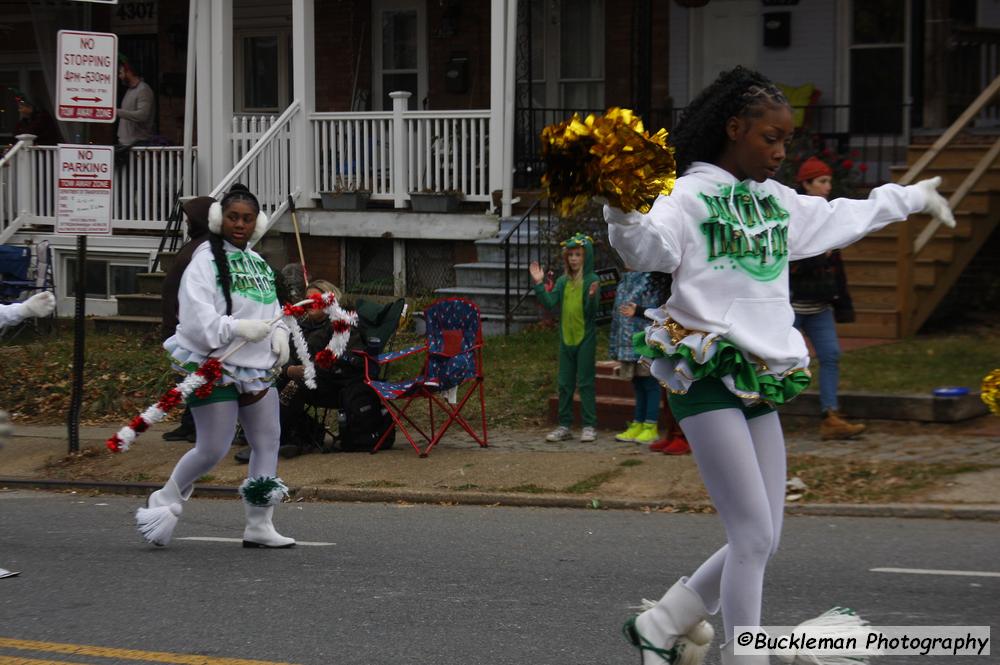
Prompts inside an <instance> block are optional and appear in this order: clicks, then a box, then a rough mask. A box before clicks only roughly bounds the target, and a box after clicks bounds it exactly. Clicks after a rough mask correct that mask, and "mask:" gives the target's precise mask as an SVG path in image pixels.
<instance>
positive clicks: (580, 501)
mask: <svg viewBox="0 0 1000 665" xmlns="http://www.w3.org/2000/svg"><path fill="white" fill-rule="evenodd" d="M3 486H15V487H23V488H26V489H43V490H59V489H64V490H65V489H68V490H80V489H84V490H100V491H102V492H107V493H111V494H145V493H147V492H151V491H153V490H157V489H159V488H160V487H161V486H162V483H126V482H116V481H98V480H52V479H48V478H40V479H32V478H4V477H0V487H3ZM194 495H195V496H198V497H236V496H237V490H236V488H235V487H229V486H225V485H199V486H198V487H197V488H196V489H195V492H194ZM291 495H292V496H294V497H295V498H296V499H303V500H314V501H356V502H364V503H421V504H450V505H463V506H505V507H521V508H575V509H581V508H583V509H592V510H593V509H599V510H644V511H664V512H677V513H704V512H715V509H714V508H713V507H712V504H711V503H709V502H707V501H692V502H683V501H669V500H667V501H639V500H634V499H602V498H599V497H590V496H587V497H584V496H575V495H569V494H515V493H508V492H448V491H441V492H425V491H420V490H406V489H398V488H393V489H391V490H390V489H376V488H369V489H365V488H351V487H345V488H337V487H316V486H311V485H305V486H302V487H295V488H292V489H291ZM785 513H786V514H788V515H802V516H813V517H824V516H826V517H904V518H919V519H963V520H980V521H1000V504H945V503H882V504H857V503H806V504H786V506H785Z"/></svg>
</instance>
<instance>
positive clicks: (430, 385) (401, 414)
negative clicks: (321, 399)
mask: <svg viewBox="0 0 1000 665" xmlns="http://www.w3.org/2000/svg"><path fill="white" fill-rule="evenodd" d="M449 303H454V304H462V305H465V306H470V307H471V308H472V309H473V310H474V312H475V322H476V330H475V342H474V343H473V344H469V345H466V344H465V343H463V344H462V345H461V348H459V349H457V350H455V349H451V350H442V351H431V350H430V349H431V343H430V340H428V341H426V342H425V343H424V344H422V345H420V346H414V347H411V348H409V349H405V350H403V351H397V352H395V353H387V354H383V355H381V356H379V357H378V358H372V361H373V362H374V364H376V365H378V366H380V367H381V366H382V365H385V364H389V363H392V362H395V361H397V360H401V359H403V358H406V357H409V356H411V355H414V354H416V353H424V354H425V357H424V363H423V369H422V370H421V373H420V374H419V375H418V376H417V377H415V378H414V379H411V380H409V381H404V382H398V383H388V382H379V381H373V380H372V379H371V377H370V376H369V370H368V363H366V365H365V383H367V384H368V385H369V386H371V387H372V389H373V390H375V393H376V394H377V395H378V398H379V401H381V402H382V404H383V405H384V406H385V408H386V410H387V411H388V413H389V416H390V417H391V418H392V421H393V426H394V427H396V428H397V429H399V431H400V432H402V433H403V436H405V437H406V440H407V441H409V443H410V446H411V447H412V448H413V449H414V450H415V451H416V452H417V454H418V455H420V456H421V457H427V455H428V454H430V451H431V449H433V448H434V446H436V445H437V444H438V442H440V441H441V438H442V437H443V436H444V435H445V433H446V432H447V431H448V430H449V429H450V428H451V426H452V425H453V424H455V423H458V425H459V426H461V427H462V429H464V430H465V431H466V433H468V434H469V436H471V437H472V438H473V440H474V441H475V442H476V443H478V444H479V446H480V447H482V448H486V447H487V446H488V445H489V433H488V429H487V425H486V394H485V390H484V387H483V379H484V376H483V357H482V348H483V337H482V326H481V323H480V320H479V308H478V307H477V306H476V305H475V303H472V302H471V301H468V300H465V299H462V298H442V299H440V300H437V301H435V302H434V303H432V304H431V305H430V306H429V307H428V308H427V310H426V311H427V312H431V311H433V308H434V307H435V306H439V305H440V306H446V305H447V304H449ZM466 320H467V321H468V320H469V319H468V318H467V319H466ZM467 330H471V329H467ZM442 332H443V331H442ZM356 353H362V354H363V352H357V351H356ZM466 354H471V357H472V363H473V369H474V372H473V373H472V376H470V377H468V378H466V379H464V380H462V381H461V382H459V383H458V384H456V385H455V386H454V389H455V391H456V401H455V403H454V404H451V403H449V401H448V400H446V399H443V398H442V393H443V390H442V388H441V384H440V382H439V380H438V378H439V377H435V376H429V373H430V371H431V370H430V367H431V361H432V360H434V359H449V358H457V357H460V356H463V355H466ZM464 384H469V385H468V387H467V388H466V389H465V391H464V394H463V392H462V390H461V387H462V385H464ZM474 394H476V395H478V397H479V410H480V418H481V423H482V431H481V432H479V431H477V429H478V428H475V429H474V428H473V427H472V425H471V424H470V423H469V421H468V420H467V419H466V418H465V417H464V416H462V409H463V408H464V407H465V405H466V403H468V402H469V400H470V399H471V398H472V396H473V395H474ZM418 399H426V400H427V410H428V418H429V421H430V433H429V434H428V433H427V432H425V431H424V430H423V429H422V428H421V427H420V426H419V425H418V424H417V423H415V422H414V421H413V419H412V418H410V416H409V414H408V413H407V411H408V410H409V408H410V405H411V404H413V402H414V401H415V400H418ZM397 402H400V403H401V404H402V405H401V406H399V405H398V404H397ZM435 405H436V406H437V407H438V408H439V409H441V411H442V412H443V413H444V422H443V423H441V424H440V426H438V425H437V424H436V422H435V421H436V414H435V408H434V407H435ZM407 425H409V427H410V428H412V429H413V430H414V431H415V432H416V433H417V434H419V435H420V436H421V437H422V438H423V439H424V441H426V442H427V444H426V446H425V447H424V448H423V449H421V448H420V446H419V445H418V444H417V442H416V441H415V440H414V437H413V435H412V434H411V433H410V429H408V428H407ZM389 431H391V428H389V429H386V431H385V432H384V433H383V434H382V436H381V437H380V438H379V440H378V441H377V442H376V444H375V446H374V447H373V449H372V452H373V453H375V452H378V450H379V448H381V446H382V443H383V441H384V440H385V438H386V437H387V436H388V434H389Z"/></svg>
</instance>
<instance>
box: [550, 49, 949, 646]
mask: <svg viewBox="0 0 1000 665" xmlns="http://www.w3.org/2000/svg"><path fill="white" fill-rule="evenodd" d="M793 130H794V124H793V121H792V111H791V108H790V106H789V104H788V101H787V100H786V99H785V97H784V96H783V95H782V93H781V91H780V90H779V89H778V88H777V87H776V86H775V85H774V84H773V83H772V82H771V81H769V80H768V79H767V78H765V77H764V76H762V75H760V74H758V73H756V72H753V71H750V70H747V69H744V68H742V67H737V68H735V69H733V70H731V71H727V72H724V73H722V74H721V75H720V76H719V77H718V78H717V79H716V80H715V82H714V83H712V84H711V85H710V86H709V87H708V88H706V89H705V90H704V91H702V92H701V93H700V94H699V95H698V96H697V97H696V98H695V99H694V100H693V101H692V102H691V104H690V105H689V106H688V107H687V109H686V110H685V112H684V114H683V115H682V117H681V119H680V122H679V123H678V125H677V126H676V128H675V129H674V131H673V133H672V134H671V136H670V142H671V146H672V148H673V150H674V157H675V159H676V170H677V173H680V174H681V177H680V178H677V180H676V182H674V183H672V184H673V190H672V192H671V193H670V195H669V196H663V195H661V196H658V197H656V198H655V200H654V201H653V202H652V205H651V207H649V208H648V212H646V211H640V210H636V209H635V208H637V207H638V206H635V205H634V204H632V202H629V201H624V200H623V197H622V195H621V194H622V193H625V194H626V195H628V194H629V193H630V192H632V191H634V188H630V187H629V186H628V185H627V180H622V178H628V177H634V176H635V174H637V173H641V172H642V171H641V168H642V167H643V166H644V165H646V164H649V163H651V162H650V160H646V161H645V162H641V160H639V161H637V157H636V156H635V154H634V152H632V151H625V152H622V156H623V157H625V158H626V161H627V162H630V163H628V166H627V168H624V169H622V168H618V165H617V164H616V161H615V157H614V152H615V151H614V150H608V149H606V146H605V147H603V148H600V147H599V148H598V149H596V150H595V149H594V148H593V147H591V148H590V149H589V150H588V151H587V153H588V155H589V158H590V159H589V162H587V167H586V168H579V167H578V168H576V170H575V171H573V172H572V173H575V174H576V175H578V176H580V179H581V180H585V181H587V184H589V185H590V186H591V187H592V188H591V193H592V194H595V195H597V196H598V197H600V198H602V199H604V202H606V203H609V205H605V207H604V216H605V219H606V221H607V222H608V238H609V241H610V243H611V245H612V247H614V248H615V250H617V251H618V253H619V254H620V255H621V257H622V259H623V260H624V261H625V263H626V264H627V265H629V266H631V267H632V268H633V269H635V270H641V271H660V272H668V273H671V274H672V276H673V285H672V288H671V296H670V298H669V299H668V300H667V302H666V304H665V305H663V306H662V307H660V308H658V309H653V310H647V312H646V314H647V316H648V317H650V318H651V319H652V320H653V324H652V325H651V326H649V327H648V328H647V329H646V331H645V333H641V334H639V335H637V338H638V339H637V348H638V350H639V351H640V352H641V353H642V354H643V355H644V356H646V358H647V362H649V363H650V365H651V370H652V373H653V375H654V376H655V377H656V378H657V379H659V381H660V382H661V383H662V384H663V385H664V386H665V387H666V388H667V389H668V390H669V391H670V393H671V395H670V408H671V410H672V411H673V413H674V415H675V416H676V417H677V419H678V421H679V423H680V426H681V429H682V430H683V431H684V434H685V436H686V437H687V439H688V441H689V442H690V445H691V448H692V451H693V454H694V457H695V460H696V462H697V465H698V469H699V472H700V474H701V476H702V479H703V480H704V482H705V486H706V488H707V490H708V493H709V495H710V496H711V499H712V502H713V503H714V505H715V508H716V510H717V511H718V513H719V516H720V517H721V519H722V523H723V525H724V527H725V531H726V540H727V543H726V544H725V545H723V546H722V547H721V548H720V549H719V550H717V551H716V552H715V553H714V554H712V555H711V556H710V557H708V559H707V560H705V562H704V563H703V564H702V565H701V566H699V567H698V568H697V569H696V570H695V571H694V572H693V573H691V575H690V576H689V577H682V578H680V579H679V580H678V581H677V582H676V583H675V584H673V586H671V587H670V588H669V589H668V590H667V592H666V594H665V595H664V596H663V597H662V598H661V599H660V600H659V601H657V602H655V603H648V607H647V609H646V610H645V611H643V612H642V613H641V614H639V615H637V616H635V617H633V618H631V619H629V621H628V622H627V623H626V625H625V633H626V637H627V638H628V639H629V641H631V642H632V644H633V645H635V646H636V647H637V648H638V649H639V651H640V653H641V656H642V662H643V663H644V665H663V664H664V663H666V664H668V665H678V664H681V663H683V664H684V665H692V664H697V663H700V662H702V660H703V659H704V657H705V654H706V650H707V644H708V642H710V641H711V639H712V629H711V627H710V625H709V624H708V623H707V622H706V621H705V619H706V618H707V617H708V616H709V615H711V614H714V613H716V612H718V611H719V610H720V609H721V611H722V619H723V625H724V631H725V632H724V637H723V647H722V662H723V664H724V665H731V664H733V663H745V664H747V665H759V664H763V663H768V662H769V661H768V656H767V654H752V655H737V654H736V653H734V652H735V648H734V644H733V633H734V628H735V627H736V626H759V625H760V624H761V602H762V593H763V584H764V570H765V567H766V565H767V562H768V559H769V558H770V557H771V555H772V554H774V552H775V551H776V549H777V547H778V541H779V537H780V534H781V526H782V513H783V508H784V495H785V471H786V462H785V442H784V436H783V434H782V429H781V424H780V422H779V420H778V414H777V412H776V411H775V406H776V405H779V404H782V403H784V402H786V401H788V400H790V399H792V398H793V397H795V395H797V394H798V393H799V392H801V391H802V390H803V389H804V388H805V387H806V386H807V385H808V383H809V374H808V367H809V356H808V351H807V349H806V345H805V343H804V342H803V339H802V335H801V334H800V333H799V332H798V331H797V330H796V329H795V328H794V327H793V325H792V322H793V320H794V315H793V312H792V309H791V305H790V304H789V293H788V261H789V260H796V259H802V258H806V257H809V256H814V255H817V254H821V253H824V252H826V251H828V250H831V249H836V248H840V247H844V246H846V245H848V244H850V243H852V242H855V241H856V240H859V239H860V238H862V237H863V236H864V235H866V234H868V233H870V232H872V231H875V230H877V229H879V228H881V227H883V226H885V225H887V224H889V223H891V222H896V221H902V220H904V219H906V217H907V216H908V215H911V214H914V213H918V212H928V213H930V214H932V215H934V216H936V217H937V218H939V219H940V220H941V221H942V222H943V223H945V224H947V225H948V226H954V223H955V222H954V218H953V216H952V213H951V210H950V209H949V208H948V205H947V203H946V201H945V200H944V198H942V197H941V196H940V194H938V193H937V187H938V185H939V184H940V179H938V178H935V179H931V180H924V181H922V182H919V183H917V184H915V185H912V186H909V187H902V186H899V185H894V184H887V185H883V186H881V187H878V188H876V189H874V190H873V191H872V193H871V195H870V197H869V198H868V199H867V200H846V199H837V200H834V201H829V202H828V201H826V200H825V199H823V198H820V197H811V196H804V195H799V194H797V193H796V192H795V191H794V190H792V189H789V188H788V187H785V186H783V185H781V184H779V183H777V182H775V181H774V180H772V178H773V177H774V175H775V174H776V173H777V171H778V167H779V166H780V165H781V162H782V160H784V158H785V150H786V145H787V143H788V142H789V141H790V139H791V138H792V133H793ZM564 131H565V130H564ZM585 134H586V141H589V142H590V143H591V144H592V146H593V145H599V146H600V145H602V144H601V139H600V137H595V136H594V133H593V132H589V133H585ZM550 136H551V134H550ZM551 147H558V146H556V144H552V146H551ZM560 152H561V154H566V152H567V151H565V150H560ZM661 153H663V154H666V153H667V151H662V150H661ZM588 168H589V169H592V171H594V172H599V173H600V174H601V176H602V177H601V178H594V177H591V174H590V173H589V172H588ZM616 169H617V170H616ZM672 175H673V174H672V173H665V172H663V171H658V172H655V176H656V177H657V178H659V179H660V180H661V181H663V182H669V180H670V179H669V176H672ZM616 178H617V180H616ZM570 179H571V178H570V176H568V175H566V174H562V175H560V176H557V177H556V178H555V180H554V181H553V182H556V184H557V185H558V184H559V183H565V182H566V181H568V180H570ZM608 182H611V183H615V184H616V185H617V187H608V186H602V184H606V183H608ZM585 187H586V185H581V186H580V187H579V189H583V188H585ZM556 193H558V191H557V192H556ZM574 193H575V194H578V192H574ZM642 208H646V206H642ZM664 556H666V555H664ZM814 621H815V624H819V625H829V624H838V625H841V624H847V625H851V624H853V625H855V626H858V628H859V629H861V624H862V623H863V622H861V621H860V619H858V618H857V617H856V616H854V615H853V613H852V612H849V611H845V610H841V609H838V610H836V611H831V612H829V613H827V614H826V615H823V616H822V617H820V618H818V619H816V620H814ZM810 623H812V622H810ZM861 630H864V629H861ZM809 658H815V657H814V656H809ZM783 659H784V656H783ZM793 661H794V662H812V663H817V662H819V663H822V662H823V658H822V657H820V658H819V659H818V660H809V661H805V660H802V661H799V660H794V659H793ZM793 661H788V660H785V662H793Z"/></svg>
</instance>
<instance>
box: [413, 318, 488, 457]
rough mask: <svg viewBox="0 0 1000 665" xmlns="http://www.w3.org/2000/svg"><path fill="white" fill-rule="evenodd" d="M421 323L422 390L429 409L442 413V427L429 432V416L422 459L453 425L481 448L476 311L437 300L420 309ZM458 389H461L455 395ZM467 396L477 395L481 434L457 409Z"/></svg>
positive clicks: (481, 397)
mask: <svg viewBox="0 0 1000 665" xmlns="http://www.w3.org/2000/svg"><path fill="white" fill-rule="evenodd" d="M424 318H425V320H426V323H427V365H426V367H425V369H424V375H425V376H427V377H428V378H427V380H425V381H424V383H423V386H422V390H423V393H424V395H425V396H426V397H427V398H428V399H429V400H430V402H431V412H432V414H433V410H434V406H437V407H438V408H440V409H441V410H443V411H444V412H445V414H446V417H445V421H444V423H443V424H442V425H441V426H440V429H437V430H436V431H435V427H434V421H433V415H432V417H431V430H432V431H435V433H434V435H433V437H432V439H431V442H430V443H429V444H428V446H427V447H426V448H425V449H424V451H423V453H422V455H423V456H424V457H426V456H427V454H428V453H430V451H431V448H433V447H434V446H435V445H437V443H438V442H439V441H440V440H441V437H443V436H444V435H445V433H446V432H447V431H448V429H449V428H450V427H451V426H452V425H453V424H455V423H457V424H458V425H460V426H461V427H462V429H464V430H465V431H466V433H468V435H469V436H471V437H472V438H473V440H475V442H476V443H478V444H479V446H480V447H482V448H485V447H487V445H488V434H487V429H486V395H485V391H484V388H483V327H482V321H481V320H480V317H479V307H478V306H477V305H476V304H475V303H474V302H472V301H470V300H465V299H464V298H442V299H440V300H437V301H435V302H434V303H432V304H431V305H430V306H429V307H428V308H427V309H426V310H425V311H424ZM462 386H467V388H466V390H465V393H464V394H461V388H462ZM473 395H478V397H479V416H480V420H481V423H482V430H481V431H478V430H479V428H475V429H474V428H473V427H472V425H471V424H470V423H469V421H468V420H466V418H465V417H464V416H463V415H462V409H463V408H464V407H465V405H466V404H467V403H468V402H469V400H470V398H471V397H473Z"/></svg>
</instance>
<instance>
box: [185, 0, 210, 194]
mask: <svg viewBox="0 0 1000 665" xmlns="http://www.w3.org/2000/svg"><path fill="white" fill-rule="evenodd" d="M195 4H197V5H198V26H197V29H196V31H195V34H196V39H197V43H196V44H188V48H189V49H190V48H194V49H197V50H196V52H195V69H196V70H197V74H196V76H195V84H196V86H197V93H196V99H197V102H198V105H197V106H196V107H195V108H196V117H197V119H198V143H197V145H198V180H197V183H196V187H195V190H194V193H196V194H199V195H203V196H207V195H208V193H209V192H210V191H212V187H213V186H214V184H215V182H214V181H213V180H212V174H213V173H214V171H213V169H212V36H213V33H212V0H196V3H195Z"/></svg>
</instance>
